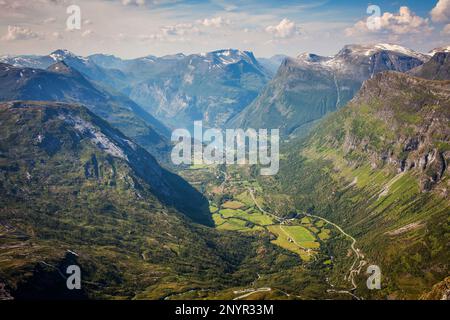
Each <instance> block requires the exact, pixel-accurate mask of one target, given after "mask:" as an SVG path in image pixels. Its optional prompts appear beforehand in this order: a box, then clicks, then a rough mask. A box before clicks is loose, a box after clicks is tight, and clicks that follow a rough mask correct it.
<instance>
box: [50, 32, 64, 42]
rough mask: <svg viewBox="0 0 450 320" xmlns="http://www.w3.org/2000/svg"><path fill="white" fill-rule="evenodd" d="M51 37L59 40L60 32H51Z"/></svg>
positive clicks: (60, 37)
mask: <svg viewBox="0 0 450 320" xmlns="http://www.w3.org/2000/svg"><path fill="white" fill-rule="evenodd" d="M52 36H53V38H55V39H56V40H60V39H62V38H63V36H62V35H61V33H59V32H53V33H52Z"/></svg>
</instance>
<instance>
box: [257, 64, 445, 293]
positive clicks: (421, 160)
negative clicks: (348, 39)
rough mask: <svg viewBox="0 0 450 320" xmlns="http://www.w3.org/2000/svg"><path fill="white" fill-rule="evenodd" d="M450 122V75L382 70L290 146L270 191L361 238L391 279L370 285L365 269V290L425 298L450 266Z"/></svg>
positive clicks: (366, 253)
mask: <svg viewBox="0 0 450 320" xmlns="http://www.w3.org/2000/svg"><path fill="white" fill-rule="evenodd" d="M449 120H450V82H448V81H429V80H424V79H419V78H415V77H412V76H408V75H405V74H401V73H395V72H384V73H380V74H378V75H376V76H375V77H373V79H371V80H368V81H366V82H365V83H364V85H363V86H362V89H361V91H360V92H359V93H358V95H357V96H356V98H355V99H354V100H352V101H351V102H350V103H349V105H348V106H346V107H344V108H342V109H341V110H339V111H338V112H336V113H334V114H331V115H330V116H328V117H327V118H325V119H324V120H323V121H322V122H321V123H320V124H319V125H318V126H317V127H316V128H315V129H314V130H313V131H312V132H311V134H310V135H309V136H308V137H307V138H305V139H302V140H300V141H296V142H292V144H291V145H289V146H288V147H286V150H285V152H286V153H287V155H286V160H285V161H282V162H281V168H280V176H279V177H277V180H275V181H273V179H270V180H272V181H270V180H269V181H265V182H266V184H265V186H266V191H267V192H268V194H274V195H275V194H276V193H285V194H288V195H290V199H291V206H292V208H291V209H290V210H294V208H296V209H297V210H300V211H306V210H308V211H309V212H315V214H318V215H321V216H324V217H326V218H327V219H330V220H331V221H333V222H335V223H338V224H340V225H341V226H343V227H344V229H345V230H346V231H347V232H349V233H350V234H351V235H353V236H354V237H355V238H356V240H357V241H358V245H359V247H360V248H361V249H362V252H363V253H364V256H365V259H366V260H367V261H368V263H369V264H375V265H378V266H380V267H381V270H382V277H383V278H382V279H383V280H382V290H380V291H377V290H375V291H368V290H367V289H365V288H366V286H365V277H364V275H361V278H360V282H359V286H358V289H357V291H358V292H359V293H363V296H364V295H365V296H372V297H378V298H388V297H389V298H419V297H420V296H421V295H422V294H424V293H426V292H428V291H430V290H431V288H432V286H433V285H434V284H436V283H438V282H440V281H442V280H443V279H444V278H445V277H447V276H448V274H449V270H450V268H449V265H448V263H449V261H450V256H449V252H450V250H449V249H450V248H449V246H450V238H449V234H450V233H449V231H450V225H449V223H450V221H449V218H448V217H449V214H450V201H449V197H448V190H449V187H450V185H449V179H448V176H449V169H448V163H449V161H450V138H449V137H450V126H449ZM270 185H272V187H269V186H270ZM278 188H280V189H278ZM363 272H364V269H363ZM341 276H342V275H339V274H337V275H335V277H341Z"/></svg>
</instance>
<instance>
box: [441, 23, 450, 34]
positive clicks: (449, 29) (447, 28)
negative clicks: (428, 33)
mask: <svg viewBox="0 0 450 320" xmlns="http://www.w3.org/2000/svg"><path fill="white" fill-rule="evenodd" d="M441 33H442V34H445V35H449V34H450V24H447V25H446V26H445V27H444V29H442V32H441Z"/></svg>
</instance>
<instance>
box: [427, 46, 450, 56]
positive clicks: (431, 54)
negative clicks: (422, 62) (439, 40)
mask: <svg viewBox="0 0 450 320" xmlns="http://www.w3.org/2000/svg"><path fill="white" fill-rule="evenodd" d="M438 52H450V46H444V47H439V48H435V49H433V50H431V51H430V52H429V53H428V54H429V55H430V56H434V55H435V54H436V53H438Z"/></svg>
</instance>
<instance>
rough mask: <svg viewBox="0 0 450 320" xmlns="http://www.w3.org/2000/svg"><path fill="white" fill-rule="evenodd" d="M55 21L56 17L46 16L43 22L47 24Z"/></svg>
mask: <svg viewBox="0 0 450 320" xmlns="http://www.w3.org/2000/svg"><path fill="white" fill-rule="evenodd" d="M55 21H56V18H47V19H45V20H44V21H43V22H44V23H45V24H47V23H53V22H55Z"/></svg>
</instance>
